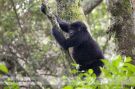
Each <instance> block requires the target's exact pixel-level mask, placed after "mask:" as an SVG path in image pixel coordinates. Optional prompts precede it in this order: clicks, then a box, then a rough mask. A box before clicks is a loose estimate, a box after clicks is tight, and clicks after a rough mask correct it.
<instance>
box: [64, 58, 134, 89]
mask: <svg viewBox="0 0 135 89" xmlns="http://www.w3.org/2000/svg"><path fill="white" fill-rule="evenodd" d="M131 60H132V59H131V58H130V57H122V56H117V57H116V58H113V59H112V60H103V62H104V64H105V66H104V67H103V68H101V70H102V73H101V75H100V76H99V77H96V75H95V74H94V73H93V70H91V69H89V70H88V71H87V72H86V73H79V72H78V71H77V70H76V71H75V70H73V71H74V72H73V73H75V74H77V76H76V77H73V78H71V79H69V78H68V77H65V76H64V80H65V81H66V85H65V86H64V88H63V89H131V88H133V87H135V77H134V76H135V66H134V65H132V64H131V63H130V62H131Z"/></svg>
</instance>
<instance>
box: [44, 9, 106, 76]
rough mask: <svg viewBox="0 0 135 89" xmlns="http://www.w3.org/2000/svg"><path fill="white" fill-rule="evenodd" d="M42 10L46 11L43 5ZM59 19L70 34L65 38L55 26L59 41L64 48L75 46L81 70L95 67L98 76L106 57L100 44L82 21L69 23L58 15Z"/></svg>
mask: <svg viewBox="0 0 135 89" xmlns="http://www.w3.org/2000/svg"><path fill="white" fill-rule="evenodd" d="M41 11H42V12H43V13H44V9H43V7H41ZM57 21H58V23H59V25H60V27H61V29H62V30H63V31H64V32H66V33H68V34H69V38H67V39H65V38H64V36H63V35H62V34H61V33H60V32H59V31H58V30H57V29H56V28H55V27H53V29H52V34H53V36H54V37H55V39H56V40H57V42H58V43H59V44H60V45H61V46H62V47H63V48H64V49H68V48H69V47H73V52H72V56H73V58H74V59H75V61H76V62H77V63H78V64H79V65H80V68H79V70H80V71H82V70H84V71H87V70H88V69H93V70H94V73H95V74H96V75H97V76H98V75H99V74H100V72H101V71H100V68H99V67H100V66H101V67H102V66H103V63H102V62H101V59H104V56H103V53H102V51H101V50H100V48H99V46H98V44H97V43H96V42H95V41H94V39H93V38H92V37H91V35H90V34H89V32H88V31H87V27H86V25H85V24H84V23H83V22H80V21H77V22H74V23H71V24H69V23H67V22H64V21H62V20H61V19H60V18H58V17H57Z"/></svg>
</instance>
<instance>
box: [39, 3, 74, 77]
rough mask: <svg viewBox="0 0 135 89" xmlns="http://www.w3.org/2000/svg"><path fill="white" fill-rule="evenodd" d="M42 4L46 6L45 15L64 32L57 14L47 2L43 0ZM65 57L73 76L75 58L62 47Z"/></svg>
mask: <svg viewBox="0 0 135 89" xmlns="http://www.w3.org/2000/svg"><path fill="white" fill-rule="evenodd" d="M42 5H44V7H45V12H44V13H45V15H46V16H47V17H48V19H49V20H50V22H51V23H52V26H55V27H56V28H57V30H58V31H59V32H60V33H61V34H63V32H62V30H61V28H60V27H59V24H58V22H57V20H56V16H55V15H54V14H53V13H52V12H51V10H50V9H49V7H48V6H47V3H45V2H43V3H42ZM61 51H62V53H63V55H64V57H65V59H66V60H67V63H68V64H67V65H66V67H67V68H66V69H68V70H69V71H68V73H67V74H68V75H69V76H71V74H70V70H71V69H72V63H75V61H74V59H73V58H72V57H71V56H70V53H69V51H68V50H64V49H61Z"/></svg>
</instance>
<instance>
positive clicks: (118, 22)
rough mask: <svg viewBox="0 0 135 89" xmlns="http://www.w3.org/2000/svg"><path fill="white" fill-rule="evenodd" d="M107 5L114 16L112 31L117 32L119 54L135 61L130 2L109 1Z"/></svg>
mask: <svg viewBox="0 0 135 89" xmlns="http://www.w3.org/2000/svg"><path fill="white" fill-rule="evenodd" d="M107 5H108V10H109V12H110V13H111V16H112V19H111V31H113V32H115V42H116V46H117V49H116V50H117V52H118V53H120V54H122V55H125V56H130V57H132V58H133V60H135V28H134V24H133V22H134V21H133V17H132V8H131V3H130V0H107ZM134 64H135V63H134Z"/></svg>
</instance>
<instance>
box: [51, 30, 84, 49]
mask: <svg viewBox="0 0 135 89" xmlns="http://www.w3.org/2000/svg"><path fill="white" fill-rule="evenodd" d="M52 34H53V36H54V37H55V39H56V40H57V42H58V43H59V44H60V45H61V46H62V47H63V48H64V49H68V48H69V47H75V46H78V45H79V44H81V43H82V41H83V39H82V38H83V37H82V36H81V34H82V33H79V34H77V35H75V36H74V37H72V38H68V39H65V38H64V36H63V35H62V34H61V33H60V32H59V31H58V30H57V29H56V28H55V27H54V28H53V29H52Z"/></svg>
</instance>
